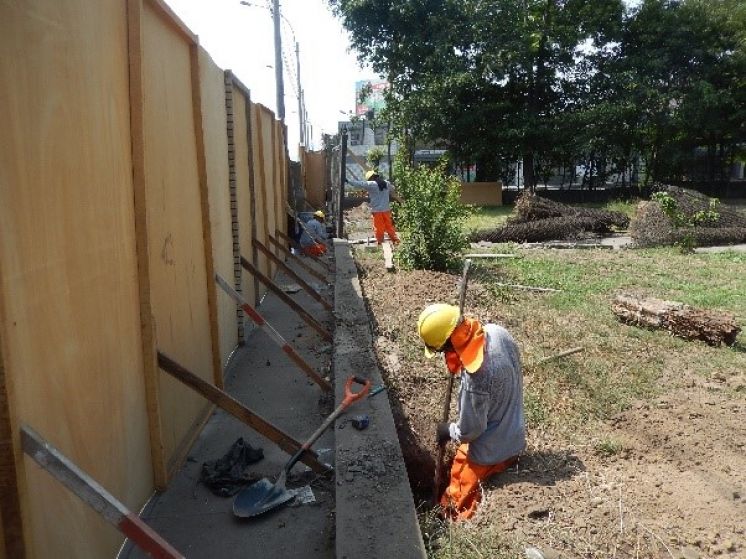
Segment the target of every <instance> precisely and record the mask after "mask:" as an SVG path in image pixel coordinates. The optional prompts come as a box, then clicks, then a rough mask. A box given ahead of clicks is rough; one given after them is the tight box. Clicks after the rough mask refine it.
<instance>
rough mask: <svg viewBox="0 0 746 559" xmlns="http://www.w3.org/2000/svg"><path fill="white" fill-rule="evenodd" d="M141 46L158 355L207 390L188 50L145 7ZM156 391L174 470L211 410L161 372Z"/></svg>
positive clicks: (208, 348) (208, 355) (209, 370)
mask: <svg viewBox="0 0 746 559" xmlns="http://www.w3.org/2000/svg"><path fill="white" fill-rule="evenodd" d="M142 42H143V92H144V93H143V95H144V106H143V114H144V149H145V185H146V200H147V202H146V203H147V222H148V250H149V256H150V281H151V300H152V308H153V315H154V317H155V328H156V339H157V344H158V349H160V350H161V351H163V352H164V353H166V354H168V355H169V356H171V357H172V358H174V359H176V360H178V361H179V363H180V364H182V365H183V366H185V367H186V368H188V369H189V370H191V371H193V372H194V373H195V374H197V375H199V376H200V377H202V378H203V379H204V380H206V381H208V382H211V383H212V382H213V366H212V344H211V338H210V320H209V310H208V300H207V281H208V279H207V277H206V273H205V265H206V263H205V252H204V240H203V231H202V215H201V211H202V209H201V201H200V184H199V170H198V167H197V147H196V137H195V133H196V131H195V123H194V114H193V107H192V103H193V99H192V87H191V65H190V64H191V61H190V51H189V49H190V44H189V42H188V40H186V39H185V38H184V36H183V35H182V34H180V33H179V32H178V30H177V29H176V28H175V27H174V26H173V25H172V24H169V22H168V21H167V19H166V18H165V17H164V16H163V15H162V14H161V13H160V11H158V10H156V9H155V8H153V7H152V6H151V5H150V3H149V2H145V3H144V10H143V18H142ZM210 281H212V279H210ZM159 385H160V386H159V387H160V404H161V406H160V411H161V424H162V436H163V446H164V449H165V453H166V457H167V462H168V466H169V468H170V469H173V468H174V467H175V466H176V465H177V463H178V461H179V459H180V458H181V457H182V456H183V454H184V452H185V451H186V450H187V447H188V445H190V444H191V442H192V438H193V436H194V434H195V432H196V429H197V428H198V427H199V425H200V424H201V422H202V421H203V419H204V415H205V413H206V412H207V411H208V410H209V406H207V405H206V403H205V400H204V399H203V398H201V397H200V396H199V395H197V394H196V393H194V391H192V390H190V389H189V388H187V387H186V386H184V385H182V384H181V383H179V382H178V381H177V380H175V379H173V378H172V377H170V376H169V375H167V374H165V373H161V375H160V376H159Z"/></svg>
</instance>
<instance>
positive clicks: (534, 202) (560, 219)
mask: <svg viewBox="0 0 746 559" xmlns="http://www.w3.org/2000/svg"><path fill="white" fill-rule="evenodd" d="M628 224H629V218H628V217H627V216H626V215H624V214H623V213H621V212H612V211H608V210H599V209H593V208H575V207H573V206H568V205H566V204H562V203H560V202H554V201H553V200H548V199H546V198H542V197H540V196H536V195H535V194H528V193H524V194H522V195H521V196H520V197H519V198H518V200H516V204H515V210H514V212H513V215H512V216H511V217H510V218H508V221H507V222H506V224H505V225H504V226H503V227H500V228H498V229H488V230H483V231H476V232H474V233H473V234H472V236H471V239H470V240H471V241H472V242H477V241H489V242H493V243H504V242H520V243H525V242H534V243H536V242H542V241H550V240H558V239H576V238H580V237H582V236H584V235H587V234H588V233H593V234H596V235H606V234H608V233H609V232H610V231H611V229H612V227H617V228H625V227H627V225H628Z"/></svg>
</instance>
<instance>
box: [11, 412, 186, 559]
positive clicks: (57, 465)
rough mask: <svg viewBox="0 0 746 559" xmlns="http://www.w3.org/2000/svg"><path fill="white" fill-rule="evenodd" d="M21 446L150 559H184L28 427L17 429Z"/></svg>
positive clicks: (137, 517)
mask: <svg viewBox="0 0 746 559" xmlns="http://www.w3.org/2000/svg"><path fill="white" fill-rule="evenodd" d="M21 446H22V447H23V451H24V452H25V453H26V454H27V455H28V456H29V457H31V458H32V459H33V460H34V461H35V462H36V463H37V464H39V466H41V467H42V468H44V469H45V470H46V471H47V472H48V473H49V474H50V475H51V476H52V477H54V478H56V479H57V481H59V482H60V483H62V485H64V486H65V487H67V488H68V489H69V490H70V491H72V492H73V493H74V494H75V496H77V497H78V498H79V499H80V500H81V501H83V502H84V503H85V504H86V505H88V506H89V507H91V508H92V509H93V510H95V511H96V512H97V513H98V514H99V515H101V516H102V517H103V519H104V520H106V521H107V522H109V523H110V524H113V525H114V526H115V527H116V528H117V529H118V530H119V531H120V532H122V533H123V534H124V535H125V536H126V537H128V538H129V539H131V540H132V541H133V542H134V543H135V544H136V545H137V546H138V547H139V548H140V549H142V550H143V551H145V552H146V553H148V554H149V555H150V556H151V557H156V558H159V559H184V556H183V555H182V554H181V553H179V552H178V551H176V550H175V549H174V548H173V547H171V545H170V544H169V543H168V542H167V541H166V540H164V539H163V538H161V536H159V535H158V534H157V533H156V532H155V531H154V530H153V529H152V528H151V527H150V526H148V525H147V524H145V522H143V521H142V520H141V519H140V517H139V516H137V515H136V514H135V513H133V512H130V511H129V510H128V509H127V507H125V506H124V505H123V504H122V503H121V502H119V501H118V500H117V499H116V498H115V497H114V496H113V495H112V494H111V493H109V492H108V491H106V489H104V488H103V487H101V485H99V484H98V483H97V482H96V481H95V480H94V479H93V478H91V477H90V476H89V475H88V474H86V473H85V472H84V471H83V470H81V469H80V468H78V467H77V466H76V465H75V464H73V463H72V461H70V459H68V458H67V457H66V456H65V455H63V454H62V453H61V452H60V451H59V450H57V449H56V448H55V447H54V446H52V445H51V444H50V443H48V442H47V441H45V440H44V439H43V438H42V437H41V436H40V435H39V434H38V433H36V432H35V431H34V430H33V429H31V428H30V427H27V426H23V427H21Z"/></svg>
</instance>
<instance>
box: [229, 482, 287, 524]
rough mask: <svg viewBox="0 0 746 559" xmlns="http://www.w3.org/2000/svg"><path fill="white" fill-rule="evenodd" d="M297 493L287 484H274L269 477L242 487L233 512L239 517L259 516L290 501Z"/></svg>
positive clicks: (235, 500) (234, 503)
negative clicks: (291, 490)
mask: <svg viewBox="0 0 746 559" xmlns="http://www.w3.org/2000/svg"><path fill="white" fill-rule="evenodd" d="M293 497H295V494H293V493H291V492H290V491H288V490H287V489H285V484H284V483H283V484H279V483H278V484H273V483H272V482H271V481H269V480H268V479H267V478H263V479H260V480H259V481H257V482H256V483H253V484H251V485H249V486H248V487H247V488H246V489H242V490H241V491H240V492H239V493H238V495H236V498H235V499H234V500H233V514H235V515H236V516H238V517H239V518H250V517H252V516H258V515H260V514H263V513H265V512H267V511H270V510H272V509H274V508H276V507H279V506H281V505H284V504H285V503H287V502H288V501H290V500H291V499H292V498H293Z"/></svg>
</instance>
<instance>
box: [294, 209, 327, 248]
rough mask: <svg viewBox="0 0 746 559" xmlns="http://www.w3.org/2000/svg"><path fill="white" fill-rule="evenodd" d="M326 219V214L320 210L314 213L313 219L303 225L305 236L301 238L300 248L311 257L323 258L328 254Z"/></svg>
mask: <svg viewBox="0 0 746 559" xmlns="http://www.w3.org/2000/svg"><path fill="white" fill-rule="evenodd" d="M324 219H326V216H325V215H324V212H322V211H321V210H319V211H316V212H314V213H313V219H310V220H309V221H308V222H307V223H306V224H305V225H303V234H302V235H301V237H300V248H301V250H302V251H303V254H306V255H309V256H323V255H324V254H326V244H324V241H325V240H326V229H325V228H324Z"/></svg>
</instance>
